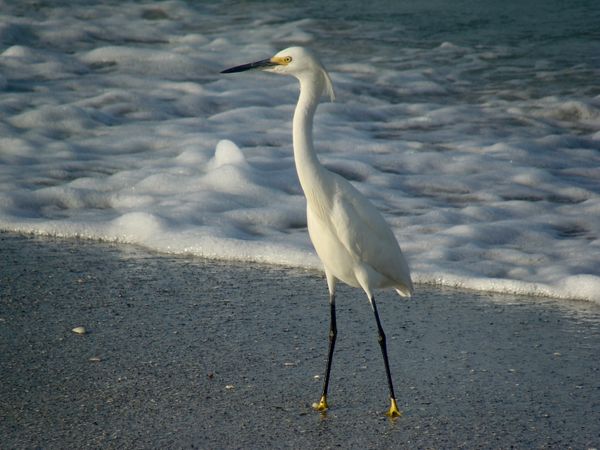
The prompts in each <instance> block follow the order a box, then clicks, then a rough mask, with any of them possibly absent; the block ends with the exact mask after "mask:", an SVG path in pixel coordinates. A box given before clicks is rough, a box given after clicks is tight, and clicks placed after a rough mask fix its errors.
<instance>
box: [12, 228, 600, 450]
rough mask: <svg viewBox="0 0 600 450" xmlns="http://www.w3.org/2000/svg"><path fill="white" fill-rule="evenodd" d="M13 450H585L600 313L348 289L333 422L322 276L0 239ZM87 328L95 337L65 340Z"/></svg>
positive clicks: (89, 245) (597, 396)
mask: <svg viewBox="0 0 600 450" xmlns="http://www.w3.org/2000/svg"><path fill="white" fill-rule="evenodd" d="M0 252H1V253H2V255H3V260H4V261H5V262H6V263H5V264H3V265H2V268H0V289H1V291H0V293H1V295H0V336H1V339H0V350H1V353H2V355H3V358H2V360H1V361H0V375H1V376H2V379H3V383H2V385H1V386H0V398H2V399H3V404H2V406H1V408H2V411H1V412H2V414H1V415H2V416H3V417H4V419H3V420H2V421H1V422H0V435H1V436H2V441H3V447H4V446H6V448H24V447H27V448H30V447H42V448H67V447H78V448H91V447H102V448H113V447H127V448H141V447H146V448H147V447H163V448H164V447H168V448H173V447H175V448H180V447H192V448H194V447H195V448H249V447H250V448H251V447H255V446H257V445H259V444H258V443H260V446H261V447H278V448H306V447H315V446H320V447H325V448H329V447H336V446H341V447H343V448H389V447H396V448H483V447H485V448H507V447H510V446H515V447H518V448H526V447H527V448H532V447H535V448H540V447H552V448H568V447H573V448H594V447H598V445H600V429H599V427H598V425H597V424H598V423H599V422H600V408H598V405H600V382H599V381H598V380H599V378H600V377H599V375H600V369H599V367H598V363H597V361H598V360H599V358H598V357H599V353H598V352H599V350H598V349H600V306H598V305H596V304H594V303H591V302H582V301H573V302H569V301H564V300H557V299H546V298H539V297H524V296H511V295H506V294H503V295H500V294H491V293H482V292H473V291H463V290H458V289H450V288H436V287H433V286H424V285H419V286H418V289H417V292H416V295H415V297H414V298H413V299H412V300H408V301H406V300H400V299H398V298H397V296H396V295H395V294H393V293H392V292H391V291H390V292H381V293H380V294H379V302H378V306H379V311H380V315H381V319H382V323H383V326H384V329H385V331H386V334H387V336H388V352H389V356H390V364H391V370H392V376H393V377H394V381H395V387H396V393H397V396H398V403H399V406H400V409H401V410H403V411H404V415H403V417H401V418H400V419H398V420H395V421H390V420H388V419H387V418H385V417H384V416H383V412H384V411H385V409H386V408H387V405H388V399H387V388H386V383H385V374H384V371H383V364H382V361H381V355H380V353H379V349H378V345H377V339H376V333H375V324H374V323H373V319H372V316H371V312H370V310H369V308H368V302H367V301H366V299H365V298H363V297H364V294H363V293H362V292H360V291H359V290H356V289H351V288H348V287H346V286H340V288H339V293H338V305H339V307H338V309H339V311H338V332H339V335H338V343H337V347H336V353H335V356H334V360H333V369H332V378H331V384H330V395H329V401H330V411H329V412H328V413H327V415H326V416H321V415H320V414H318V413H315V412H314V411H312V410H311V407H310V405H311V403H312V402H314V401H316V400H318V396H319V394H320V389H321V381H322V379H321V378H320V377H321V376H322V372H323V370H324V368H325V367H324V366H325V356H326V349H327V327H328V304H327V289H326V283H325V280H324V279H323V277H322V276H320V275H317V274H315V272H314V271H307V270H299V269H291V268H284V267H272V266H263V265H257V264H247V263H229V262H220V261H209V260H204V259H201V258H196V257H190V256H173V255H162V254H156V253H153V252H151V251H147V250H144V249H142V248H139V247H135V246H132V245H126V244H111V243H100V242H91V241H81V240H73V239H67V240H63V239H56V238H45V237H44V238H40V237H29V236H23V235H16V234H11V233H0ZM76 326H85V327H86V329H87V330H88V331H89V332H88V333H86V334H85V335H82V336H80V335H76V334H74V333H73V332H71V329H72V328H74V327H76Z"/></svg>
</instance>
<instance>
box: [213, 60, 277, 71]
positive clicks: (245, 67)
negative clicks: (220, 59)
mask: <svg viewBox="0 0 600 450" xmlns="http://www.w3.org/2000/svg"><path fill="white" fill-rule="evenodd" d="M276 65H277V63H274V62H272V61H271V60H270V59H263V60H262V61H256V62H253V63H250V64H242V65H241V66H235V67H232V68H231V69H225V70H223V71H221V73H235V72H244V71H246V70H254V69H264V68H265V67H273V66H276Z"/></svg>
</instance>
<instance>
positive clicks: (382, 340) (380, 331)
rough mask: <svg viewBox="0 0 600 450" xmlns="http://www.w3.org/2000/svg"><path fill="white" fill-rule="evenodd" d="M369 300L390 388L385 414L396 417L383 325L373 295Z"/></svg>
mask: <svg viewBox="0 0 600 450" xmlns="http://www.w3.org/2000/svg"><path fill="white" fill-rule="evenodd" d="M370 300H371V306H372V307H373V313H374V314H375V321H376V322H377V333H378V341H379V346H380V347H381V354H382V355H383V363H384V365H385V373H386V375H387V381H388V386H389V388H390V399H391V402H392V405H391V406H390V409H389V411H388V412H387V415H388V416H390V417H398V416H399V415H400V411H398V405H397V404H396V394H394V384H393V383H392V374H391V373H390V363H389V361H388V355H387V344H386V340H385V333H384V332H383V327H382V326H381V321H380V320H379V313H378V312H377V304H376V303H375V297H371V299H370Z"/></svg>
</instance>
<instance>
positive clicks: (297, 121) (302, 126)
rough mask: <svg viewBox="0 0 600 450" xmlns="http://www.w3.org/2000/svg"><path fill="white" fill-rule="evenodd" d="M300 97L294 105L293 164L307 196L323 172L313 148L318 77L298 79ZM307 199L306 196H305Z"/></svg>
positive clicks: (319, 92)
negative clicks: (310, 187)
mask: <svg viewBox="0 0 600 450" xmlns="http://www.w3.org/2000/svg"><path fill="white" fill-rule="evenodd" d="M299 80H300V97H299V98H298V103H297V104H296V110H295V111H294V120H293V132H292V136H293V143H294V162H295V163H296V171H297V172H298V178H299V179H300V184H301V185H302V190H303V191H304V193H305V194H308V192H307V190H308V189H309V186H311V185H313V184H314V183H315V181H316V179H318V178H319V177H318V175H319V173H320V172H321V171H322V170H324V169H323V166H322V165H321V163H319V159H318V158H317V154H316V153H315V149H314V147H313V133H312V131H313V118H314V115H315V111H316V109H317V105H318V104H319V99H320V97H321V93H322V92H323V82H322V80H321V79H320V78H319V77H318V76H311V77H305V78H299ZM307 197H308V195H307Z"/></svg>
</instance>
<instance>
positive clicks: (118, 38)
mask: <svg viewBox="0 0 600 450" xmlns="http://www.w3.org/2000/svg"><path fill="white" fill-rule="evenodd" d="M322 3H323V2H320V1H306V0H304V1H290V2H279V1H277V2H275V1H246V2H236V1H223V2H192V1H189V2H184V1H165V2H127V1H125V2H116V1H115V2H96V3H95V4H89V2H79V3H78V2H59V1H52V2H51V1H43V0H38V1H22V2H0V230H5V231H18V232H26V233H36V234H42V235H44V234H45V235H53V236H65V237H73V236H77V237H84V238H89V239H101V240H108V241H117V242H128V243H135V244H139V245H143V246H145V247H148V248H151V249H155V250H157V251H161V252H171V253H177V254H194V255H200V256H205V257H209V258H219V259H235V260H247V261H259V262H266V263H272V264H287V265H292V266H298V267H308V268H319V267H320V263H319V261H318V259H317V257H316V256H315V254H314V251H313V250H312V247H311V245H310V242H309V239H308V235H307V232H306V218H305V209H304V208H305V202H304V198H303V196H302V192H301V190H300V186H299V183H298V180H297V177H296V174H295V168H294V163H293V156H292V146H291V118H292V112H293V107H294V104H295V101H296V98H297V94H298V86H297V82H296V81H295V80H294V79H292V78H286V77H277V76H275V75H270V74H264V73H244V74H232V75H221V74H220V73H219V72H220V71H221V70H222V69H225V68H227V67H230V66H233V65H237V64H242V63H246V62H251V61H254V60H258V59H263V58H266V57H269V56H271V55H272V54H274V53H275V52H276V51H278V50H280V49H282V48H285V47H287V46H291V45H305V46H309V47H311V48H313V49H314V50H315V51H316V52H317V53H318V54H319V55H320V57H321V59H322V61H323V62H324V64H325V66H326V67H327V68H328V70H329V71H330V74H331V77H332V79H333V83H334V88H335V90H336V95H337V100H336V102H334V103H329V102H327V101H326V99H323V103H322V105H321V106H320V107H319V110H318V112H317V117H316V124H315V140H316V148H317V149H318V151H319V154H320V158H321V161H322V162H323V163H324V164H325V165H326V166H327V167H328V168H329V169H330V170H332V171H335V172H337V173H340V174H342V175H344V176H345V177H346V178H348V179H349V180H350V181H351V182H352V183H353V184H354V185H355V186H356V187H357V188H358V189H359V190H361V191H362V192H363V193H364V194H365V195H366V196H367V197H369V198H370V199H371V200H372V201H373V203H374V204H375V205H376V206H377V207H378V208H379V209H380V210H381V211H382V213H383V214H384V215H385V217H386V219H387V220H388V222H389V223H390V225H391V226H392V228H393V230H394V232H395V234H396V236H397V237H398V240H399V242H400V244H401V247H402V249H403V251H404V253H405V255H406V257H407V259H408V261H409V264H410V266H411V269H412V272H413V279H414V280H415V281H416V282H417V283H435V284H439V285H444V286H457V287H464V288H469V289H478V290H490V291H496V292H510V293H519V294H528V295H546V296H553V297H559V298H573V299H582V300H589V301H593V302H599V303H600V83H599V82H598V80H599V79H600V27H598V24H599V23H600V4H598V3H597V2H594V1H584V0H575V1H572V2H564V1H558V0H550V1H546V2H533V1H527V0H524V1H520V2H516V1H509V2H493V1H489V0H488V1H483V2H475V1H466V0H464V1H460V0H459V1H456V2H443V1H439V0H419V1H416V0H413V1H404V2H393V1H383V0H379V1H377V0H376V1H373V2H358V1H356V2H350V3H349V2H324V3H326V4H322ZM417 290H418V286H417Z"/></svg>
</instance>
